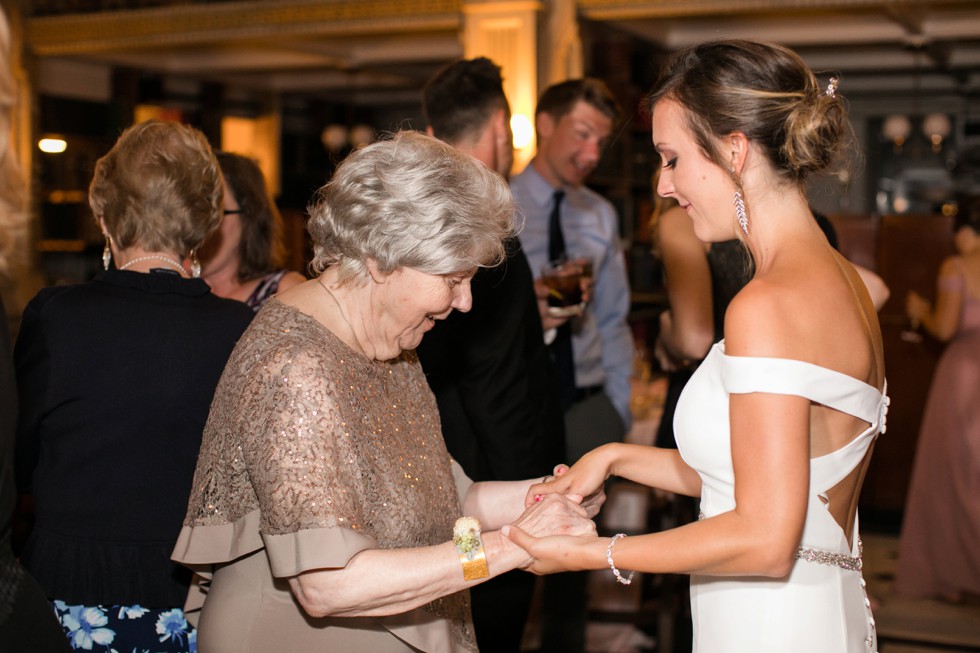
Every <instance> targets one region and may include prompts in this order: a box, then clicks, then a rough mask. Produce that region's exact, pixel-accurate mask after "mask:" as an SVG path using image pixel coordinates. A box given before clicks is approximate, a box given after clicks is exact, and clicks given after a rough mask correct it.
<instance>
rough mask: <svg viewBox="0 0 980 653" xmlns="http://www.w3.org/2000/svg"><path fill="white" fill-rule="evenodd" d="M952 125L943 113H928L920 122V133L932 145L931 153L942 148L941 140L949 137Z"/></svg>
mask: <svg viewBox="0 0 980 653" xmlns="http://www.w3.org/2000/svg"><path fill="white" fill-rule="evenodd" d="M951 129H952V125H951V124H950V122H949V116H947V115H946V114H945V113H930V114H929V115H928V116H926V117H925V119H924V120H923V121H922V133H923V134H925V135H926V138H928V139H929V142H930V143H931V144H932V151H933V152H938V151H939V150H941V149H942V147H943V139H944V138H946V137H947V136H949V132H950V131H951Z"/></svg>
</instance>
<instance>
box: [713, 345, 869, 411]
mask: <svg viewBox="0 0 980 653" xmlns="http://www.w3.org/2000/svg"><path fill="white" fill-rule="evenodd" d="M722 383H723V384H724V387H725V390H726V391H727V392H729V393H731V394H748V393H752V392H768V393H773V394H783V395H794V396H798V397H804V398H806V399H809V400H810V401H814V402H817V403H820V404H824V405H825V406H829V407H831V408H833V409H835V410H839V411H841V412H844V413H847V414H848V415H851V416H853V417H857V418H859V419H862V420H864V421H866V422H868V423H871V424H877V422H878V419H879V414H880V411H881V406H882V403H883V401H884V393H883V392H881V391H879V390H878V389H877V388H875V387H874V386H871V385H868V384H867V383H865V382H864V381H859V380H858V379H855V378H854V377H852V376H848V375H847V374H843V373H841V372H837V371H836V370H831V369H827V368H825V367H820V366H819V365H815V364H813V363H807V362H805V361H798V360H792V359H788V358H762V357H750V356H729V355H727V354H722Z"/></svg>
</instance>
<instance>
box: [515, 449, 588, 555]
mask: <svg viewBox="0 0 980 653" xmlns="http://www.w3.org/2000/svg"><path fill="white" fill-rule="evenodd" d="M574 469H575V472H574V473H572V469H571V468H569V467H568V466H567V465H558V466H557V467H555V471H554V476H546V477H545V478H544V479H543V480H542V482H540V483H535V484H534V485H532V486H531V487H530V488H529V490H528V494H527V497H526V498H525V510H524V513H523V514H522V515H521V516H520V517H519V518H518V519H517V520H516V521H514V523H512V524H510V525H507V526H504V527H503V529H502V531H503V533H504V535H506V536H507V538H508V539H509V540H510V541H511V542H513V543H515V544H517V545H518V546H520V547H521V548H522V549H524V550H525V551H526V552H527V553H528V556H529V558H528V561H527V563H526V564H524V565H522V566H521V567H522V568H523V569H525V570H527V571H530V572H533V573H535V574H550V573H555V572H558V571H574V570H580V569H586V568H587V567H586V564H585V560H584V559H581V556H580V557H576V555H575V553H576V551H580V550H581V549H583V548H584V547H587V546H588V545H589V544H594V543H595V542H597V541H598V533H597V532H596V526H595V522H593V521H592V518H593V517H595V516H596V514H597V513H598V512H599V508H601V507H602V504H603V503H604V502H605V500H606V495H605V492H604V490H603V482H604V481H605V478H601V480H599V481H598V482H594V479H593V478H592V477H594V476H596V475H595V474H588V473H586V470H585V469H580V468H579V467H578V466H576V467H575V468H574Z"/></svg>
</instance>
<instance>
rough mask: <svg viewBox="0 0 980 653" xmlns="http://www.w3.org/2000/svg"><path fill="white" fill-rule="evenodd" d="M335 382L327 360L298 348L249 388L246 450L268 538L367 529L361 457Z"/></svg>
mask: <svg viewBox="0 0 980 653" xmlns="http://www.w3.org/2000/svg"><path fill="white" fill-rule="evenodd" d="M335 378H336V376H335V375H332V374H330V371H329V370H328V369H326V368H325V365H324V361H323V360H322V356H320V355H317V353H314V352H305V351H302V350H299V351H297V350H295V349H292V350H285V351H283V350H280V351H277V352H275V353H274V354H273V355H272V356H270V357H269V359H268V361H267V362H265V363H263V364H262V365H261V366H259V367H258V368H257V369H256V370H255V372H254V373H253V374H252V375H251V376H250V377H249V378H248V379H247V381H246V382H245V383H244V385H243V389H242V390H243V392H242V396H241V397H240V402H241V407H242V411H241V422H240V424H241V432H242V434H243V439H242V440H243V441H242V448H241V450H242V455H243V459H244V462H245V467H246V469H247V472H248V476H249V478H250V479H251V485H252V488H253V489H254V492H255V495H256V498H257V501H258V504H259V509H260V510H261V513H262V519H261V522H260V530H261V531H262V532H263V533H264V534H269V535H282V534H285V533H291V532H296V531H299V530H304V529H310V528H324V527H326V528H330V527H336V526H341V527H347V528H353V529H355V530H356V529H357V528H359V527H361V525H363V524H364V515H363V514H362V512H361V507H360V501H359V497H358V486H359V481H358V477H359V476H360V475H359V470H358V465H357V464H356V461H357V459H358V458H359V454H358V452H357V450H356V449H357V447H356V446H355V443H354V442H353V440H352V438H351V434H350V432H349V430H348V429H346V428H345V420H344V418H343V416H342V415H341V411H340V409H339V407H338V405H337V402H336V400H335V398H336V397H338V394H339V393H338V388H337V387H336V385H335Z"/></svg>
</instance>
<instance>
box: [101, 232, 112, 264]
mask: <svg viewBox="0 0 980 653" xmlns="http://www.w3.org/2000/svg"><path fill="white" fill-rule="evenodd" d="M110 263H112V248H111V247H109V237H108V236H106V237H105V249H104V250H102V267H103V268H105V269H106V270H108V269H109V264H110Z"/></svg>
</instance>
